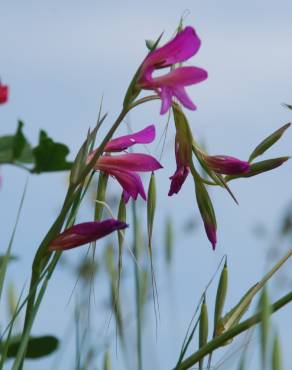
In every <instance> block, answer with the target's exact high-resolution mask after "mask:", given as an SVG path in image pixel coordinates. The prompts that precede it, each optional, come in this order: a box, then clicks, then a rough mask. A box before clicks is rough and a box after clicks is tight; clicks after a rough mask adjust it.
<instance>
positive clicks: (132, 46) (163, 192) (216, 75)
mask: <svg viewBox="0 0 292 370" xmlns="http://www.w3.org/2000/svg"><path fill="white" fill-rule="evenodd" d="M120 4H121V2H117V1H112V0H111V1H86V2H81V1H62V2H60V1H55V0H54V1H42V2H40V1H32V0H29V1H26V2H20V1H13V0H10V1H1V3H0V35H1V56H0V75H1V79H2V81H3V82H4V83H7V84H9V85H10V88H11V95H10V101H9V104H7V105H6V106H1V109H0V122H1V126H0V134H1V135H2V134H6V133H9V132H13V131H14V130H15V127H16V120H17V119H18V118H21V119H22V120H23V121H24V122H25V123H26V125H25V132H26V134H27V136H28V137H29V138H30V140H31V141H32V142H33V143H36V140H37V135H38V130H39V128H42V129H45V130H47V131H48V133H49V134H50V135H52V136H53V137H54V138H56V139H58V140H60V141H63V142H65V143H68V144H69V146H70V147H71V149H72V153H75V152H76V150H77V149H78V146H79V145H80V143H81V141H82V140H83V138H84V136H85V135H86V132H87V129H88V127H89V126H92V125H93V124H94V122H95V120H96V115H97V111H98V104H99V100H100V98H101V96H102V95H104V110H105V111H108V112H109V119H108V121H107V125H110V124H111V122H112V120H113V119H114V118H115V117H116V116H117V114H118V113H119V109H120V107H121V103H122V98H123V93H124V92H125V89H126V87H127V84H128V83H129V80H130V78H131V77H132V75H133V73H134V72H135V70H136V68H137V65H138V64H139V63H140V61H141V60H142V59H143V57H144V55H145V53H146V49H145V44H144V40H145V39H148V38H156V37H157V35H159V34H160V33H161V31H165V39H166V38H167V37H170V36H171V35H172V34H173V30H174V28H175V27H176V25H177V22H178V19H179V17H180V15H181V14H182V13H183V12H184V10H185V9H189V15H188V17H187V19H186V22H185V23H186V24H190V25H192V26H194V27H195V28H196V30H197V32H198V34H199V36H200V38H201V40H202V47H201V49H200V51H199V53H198V54H197V55H196V56H195V57H194V58H193V59H192V60H191V62H190V64H193V65H197V66H200V67H203V68H205V69H206V70H207V71H208V73H209V78H208V80H207V81H206V82H204V83H202V84H200V85H197V86H194V87H192V88H190V89H189V91H190V94H191V97H192V99H193V100H194V102H195V103H196V104H197V106H198V111H197V112H195V113H192V112H190V113H189V114H188V116H189V118H190V122H191V124H192V129H193V132H194V134H195V135H197V137H198V138H200V139H203V140H204V141H205V142H206V143H207V146H208V148H209V151H210V153H212V154H230V155H234V156H238V157H240V158H242V159H245V158H247V157H248V155H249V153H250V152H251V150H252V149H253V148H254V147H255V146H256V145H257V144H258V142H259V141H260V140H261V139H263V138H264V137H265V136H266V135H267V134H269V133H271V132H272V131H273V130H275V129H276V128H278V127H280V126H281V125H283V124H284V123H286V122H288V121H289V120H291V112H289V111H288V110H286V109H284V108H283V107H282V106H281V103H283V102H287V103H291V102H292V92H291V91H292V90H291V57H292V48H291V34H292V26H291V12H292V3H291V1H288V0H287V1H284V0H279V1H277V2H275V1H252V0H248V1H241V2H238V1H237V2H233V1H230V0H225V1H220V2H219V1H212V2H211V1H186V0H181V1H179V2H175V1H172V2H169V1H161V2H157V1H153V0H150V1H147V2H137V1H136V2H134V1H123V2H122V5H120ZM158 113H159V104H158V103H151V104H149V105H148V106H147V107H145V108H139V109H137V111H136V112H134V113H133V114H131V124H132V127H133V128H134V129H136V127H137V129H138V128H139V129H140V128H142V127H144V126H146V125H148V124H149V123H155V124H157V126H156V127H157V131H158V136H160V135H161V134H162V132H163V128H164V125H165V117H160V116H159V114H158ZM107 127H108V126H106V127H105V129H106V128H107ZM120 132H122V130H121V131H120ZM172 143H173V129H170V130H169V134H168V138H167V146H166V150H165V154H164V156H163V157H162V162H163V165H164V167H165V170H164V171H161V172H160V174H159V176H158V178H159V186H158V189H159V206H161V209H163V211H162V215H161V216H159V218H158V220H157V221H158V222H160V221H161V220H162V218H163V217H164V215H165V214H167V213H168V212H170V213H171V214H172V215H173V218H174V219H175V221H176V223H177V232H178V233H179V236H180V237H183V235H182V234H183V233H182V231H181V230H180V228H181V225H182V222H183V221H184V220H185V216H191V215H192V214H193V215H194V217H195V218H196V219H197V220H198V211H197V208H196V206H195V200H194V194H193V186H192V181H191V179H189V180H188V182H187V184H186V185H185V186H184V188H183V190H182V191H181V193H180V194H179V195H178V196H177V197H173V198H168V197H167V191H168V186H169V182H168V176H170V175H171V174H172V173H173V171H174V167H175V165H174V158H173V154H172ZM152 149H153V151H152V153H153V154H159V153H160V151H159V150H158V151H155V145H153V146H152ZM269 154H270V156H278V155H286V154H288V155H289V154H291V132H288V133H287V135H286V136H285V137H284V138H283V140H282V141H281V142H280V143H278V144H277V146H276V147H275V148H273V149H272V150H271V151H270V152H269ZM1 172H2V174H3V177H4V182H3V187H2V189H1V191H0V204H1V220H5V222H3V221H2V222H1V224H0V233H1V236H2V240H1V243H3V246H2V248H4V247H5V245H6V243H7V240H8V238H9V235H10V232H11V229H12V226H13V223H14V219H15V215H16V210H17V206H18V202H19V199H20V195H21V192H22V189H23V186H24V182H25V178H26V175H25V174H24V173H23V172H21V171H20V170H16V169H14V168H9V167H3V168H1ZM147 181H148V180H147ZM64 184H65V179H64V175H63V174H49V175H42V176H41V177H37V176H35V177H32V178H30V181H29V188H28V195H27V199H26V202H25V207H24V212H23V216H22V219H21V222H20V227H19V230H18V233H17V237H16V242H15V252H16V254H18V255H21V256H22V258H23V263H22V264H20V263H18V264H14V266H13V267H12V269H11V278H13V280H14V282H15V283H17V282H19V279H21V281H23V280H24V279H28V278H29V271H30V265H29V263H30V261H31V259H32V256H33V251H34V250H35V248H36V246H37V243H38V242H39V241H40V239H41V237H42V235H43V234H44V232H45V231H46V230H47V228H48V226H49V225H50V223H51V222H52V221H53V219H54V217H55V215H56V211H57V210H58V207H59V206H60V204H61V201H62V197H63V195H64V191H65V187H64ZM232 189H233V190H234V192H235V193H236V194H237V196H238V199H239V202H240V206H239V207H237V206H235V205H234V204H233V203H232V201H231V200H230V198H229V197H228V195H227V194H225V192H223V191H221V190H220V189H215V190H214V191H213V192H212V197H213V199H214V205H215V207H216V211H217V217H218V227H219V231H218V238H219V242H218V248H217V250H216V252H215V253H213V252H212V250H211V248H210V245H209V243H208V241H207V240H206V238H205V235H204V233H203V228H202V225H201V224H200V227H199V228H198V229H197V231H196V233H195V234H192V235H188V236H186V237H183V239H182V240H183V243H182V242H180V243H178V245H177V246H176V252H175V266H174V268H173V276H172V280H173V281H172V289H173V296H174V297H175V303H174V298H171V294H170V293H168V292H165V291H164V289H165V284H166V282H165V280H167V279H165V276H164V275H163V276H164V277H162V278H161V281H160V285H161V289H160V301H161V302H160V304H161V310H162V320H161V323H160V325H159V328H158V333H159V335H158V341H157V343H155V334H154V333H153V327H152V328H151V331H150V332H149V333H148V331H147V333H146V335H147V338H148V339H147V340H148V341H149V342H153V343H154V344H153V345H152V346H150V347H149V350H148V351H146V354H147V356H148V357H149V356H150V355H151V356H152V354H151V353H152V352H151V351H153V350H154V348H153V347H157V348H156V349H155V351H156V355H155V357H157V358H159V361H158V363H159V368H160V369H170V368H171V366H173V365H174V363H175V360H176V358H177V354H178V351H179V346H180V344H181V341H182V338H183V334H184V332H185V328H186V326H187V324H188V321H189V319H190V317H191V316H192V312H193V309H194V305H195V302H197V300H198V298H199V295H200V293H201V291H202V289H203V288H204V286H205V285H206V283H207V281H208V280H209V278H210V276H211V274H212V273H213V272H214V270H215V268H216V266H217V264H218V263H219V261H220V259H221V258H222V256H223V255H224V254H226V253H227V254H228V260H229V265H230V273H231V284H230V297H229V298H230V299H229V304H230V305H231V304H232V303H234V302H236V300H237V299H238V298H239V297H240V295H241V294H242V293H243V292H244V290H245V289H247V288H248V287H249V286H250V285H251V284H253V283H254V282H255V281H256V280H258V279H259V278H260V277H261V275H262V273H263V272H264V267H265V255H266V251H267V248H268V247H269V243H267V244H266V243H263V242H260V241H258V240H256V239H255V238H253V236H252V233H251V229H252V227H253V226H254V225H255V223H257V222H261V223H263V224H266V225H267V226H268V227H269V228H271V230H275V229H276V227H277V222H278V219H279V217H280V215H281V210H282V208H283V207H284V205H285V204H286V202H287V200H290V199H291V163H288V164H287V165H286V166H283V167H282V168H280V169H278V170H276V171H275V172H273V173H269V174H265V175H262V176H260V177H258V178H254V179H251V180H249V181H248V180H242V181H239V182H237V183H233V184H232ZM82 217H83V218H85V217H89V215H88V213H87V212H86V210H85V211H83V213H82V215H81V216H80V219H82ZM157 240H160V238H159V237H157ZM177 240H179V239H178V238H177ZM83 253H84V251H81V250H80V251H72V258H75V259H76V258H78V256H82V255H83ZM286 268H287V269H288V268H290V269H291V263H290V267H289V266H288V265H287V267H286ZM157 275H158V276H159V273H158V272H157ZM60 282H62V283H60ZM73 285H74V281H72V278H71V277H70V276H68V275H65V276H64V275H63V274H62V273H57V274H56V278H55V279H54V280H53V281H52V283H51V287H50V289H49V292H48V297H47V299H46V301H45V304H44V305H43V307H42V309H41V312H40V316H39V318H38V320H37V322H36V325H35V329H34V333H43V331H44V330H46V332H47V331H48V328H49V331H50V332H52V333H54V332H55V331H56V333H57V334H59V335H62V333H63V330H64V328H65V326H66V325H67V317H68V312H70V311H71V309H72V307H70V306H69V307H68V306H67V298H68V297H69V295H70V293H71V290H72V287H73ZM18 286H19V287H20V284H19V283H18ZM182 286H183V287H184V289H182V288H181V287H182ZM166 290H167V291H169V289H166ZM280 294H281V292H280V291H279V292H277V291H276V290H275V289H274V290H273V297H274V298H276V297H278V296H279V295H280ZM64 297H65V298H64ZM210 297H211V293H210ZM174 311H175V312H174ZM52 312H54V314H52ZM291 313H292V311H291V308H286V309H285V310H284V311H283V313H282V314H277V315H276V316H277V317H278V320H276V321H277V322H278V325H279V331H280V332H281V333H282V343H283V349H284V356H285V364H286V369H288V368H289V367H288V365H289V364H290V363H291V361H292V359H291V353H289V348H290V347H291V342H292V334H291V332H288V331H286V330H285V328H286V327H287V322H288V323H289V325H288V326H291ZM96 315H98V313H97V312H96ZM173 315H175V316H173ZM174 317H175V319H174ZM149 320H150V321H151V320H152V321H153V322H154V317H153V315H152V311H151V310H150V314H149ZM174 321H175V328H172V327H169V325H170V323H171V322H174ZM172 330H174V332H175V335H174V336H171V335H169V334H170V333H171V331H172ZM147 356H146V357H147ZM255 357H257V355H256V356H255ZM39 364H40V363H35V365H33V364H32V365H31V366H29V368H31V369H37V368H39V366H40V365H39ZM42 368H44V369H45V367H42ZM232 368H235V367H234V366H233V367H232ZM115 369H119V370H120V367H119V366H116V367H115ZM145 369H146V370H148V369H149V364H148V367H147V365H146V367H145Z"/></svg>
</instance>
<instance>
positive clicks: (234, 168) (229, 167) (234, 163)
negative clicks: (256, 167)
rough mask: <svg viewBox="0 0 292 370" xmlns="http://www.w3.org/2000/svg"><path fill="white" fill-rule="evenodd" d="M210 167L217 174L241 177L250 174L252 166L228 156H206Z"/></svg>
mask: <svg viewBox="0 0 292 370" xmlns="http://www.w3.org/2000/svg"><path fill="white" fill-rule="evenodd" d="M204 160H205V162H206V164H207V166H208V167H210V168H211V169H212V170H213V171H215V172H217V173H221V174H224V175H239V174H243V173H248V172H249V169H250V164H249V163H248V162H245V161H241V160H240V159H237V158H234V157H229V156H226V155H215V156H208V155H206V156H204Z"/></svg>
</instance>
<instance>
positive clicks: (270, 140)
mask: <svg viewBox="0 0 292 370" xmlns="http://www.w3.org/2000/svg"><path fill="white" fill-rule="evenodd" d="M290 126H291V123H287V124H286V125H284V126H282V127H280V128H279V129H278V130H276V131H275V132H273V133H272V134H271V135H269V136H268V137H267V138H265V139H264V140H263V141H262V142H261V143H260V144H259V145H258V146H257V147H256V148H255V149H254V151H253V152H252V153H251V155H250V157H249V160H248V161H249V162H251V161H253V160H254V159H255V158H256V157H258V156H260V155H262V154H263V153H264V152H265V151H266V150H268V149H269V148H270V147H271V146H272V145H274V144H275V143H276V142H277V141H278V140H279V139H280V138H281V137H282V135H283V134H284V132H285V131H286V130H287V129H288V128H289V127H290Z"/></svg>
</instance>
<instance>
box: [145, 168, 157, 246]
mask: <svg viewBox="0 0 292 370" xmlns="http://www.w3.org/2000/svg"><path fill="white" fill-rule="evenodd" d="M155 208H156V185H155V175H154V173H152V174H151V178H150V182H149V188H148V197H147V228H148V238H149V243H150V244H151V239H152V233H153V223H154V216H155Z"/></svg>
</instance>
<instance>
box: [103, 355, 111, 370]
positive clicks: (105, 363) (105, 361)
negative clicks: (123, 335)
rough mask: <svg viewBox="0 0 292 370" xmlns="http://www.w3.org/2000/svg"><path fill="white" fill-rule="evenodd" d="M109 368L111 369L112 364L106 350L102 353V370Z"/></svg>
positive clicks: (108, 369)
mask: <svg viewBox="0 0 292 370" xmlns="http://www.w3.org/2000/svg"><path fill="white" fill-rule="evenodd" d="M111 369H112V365H111V358H110V354H109V352H108V351H106V353H105V355H104V359H103V370H111Z"/></svg>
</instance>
